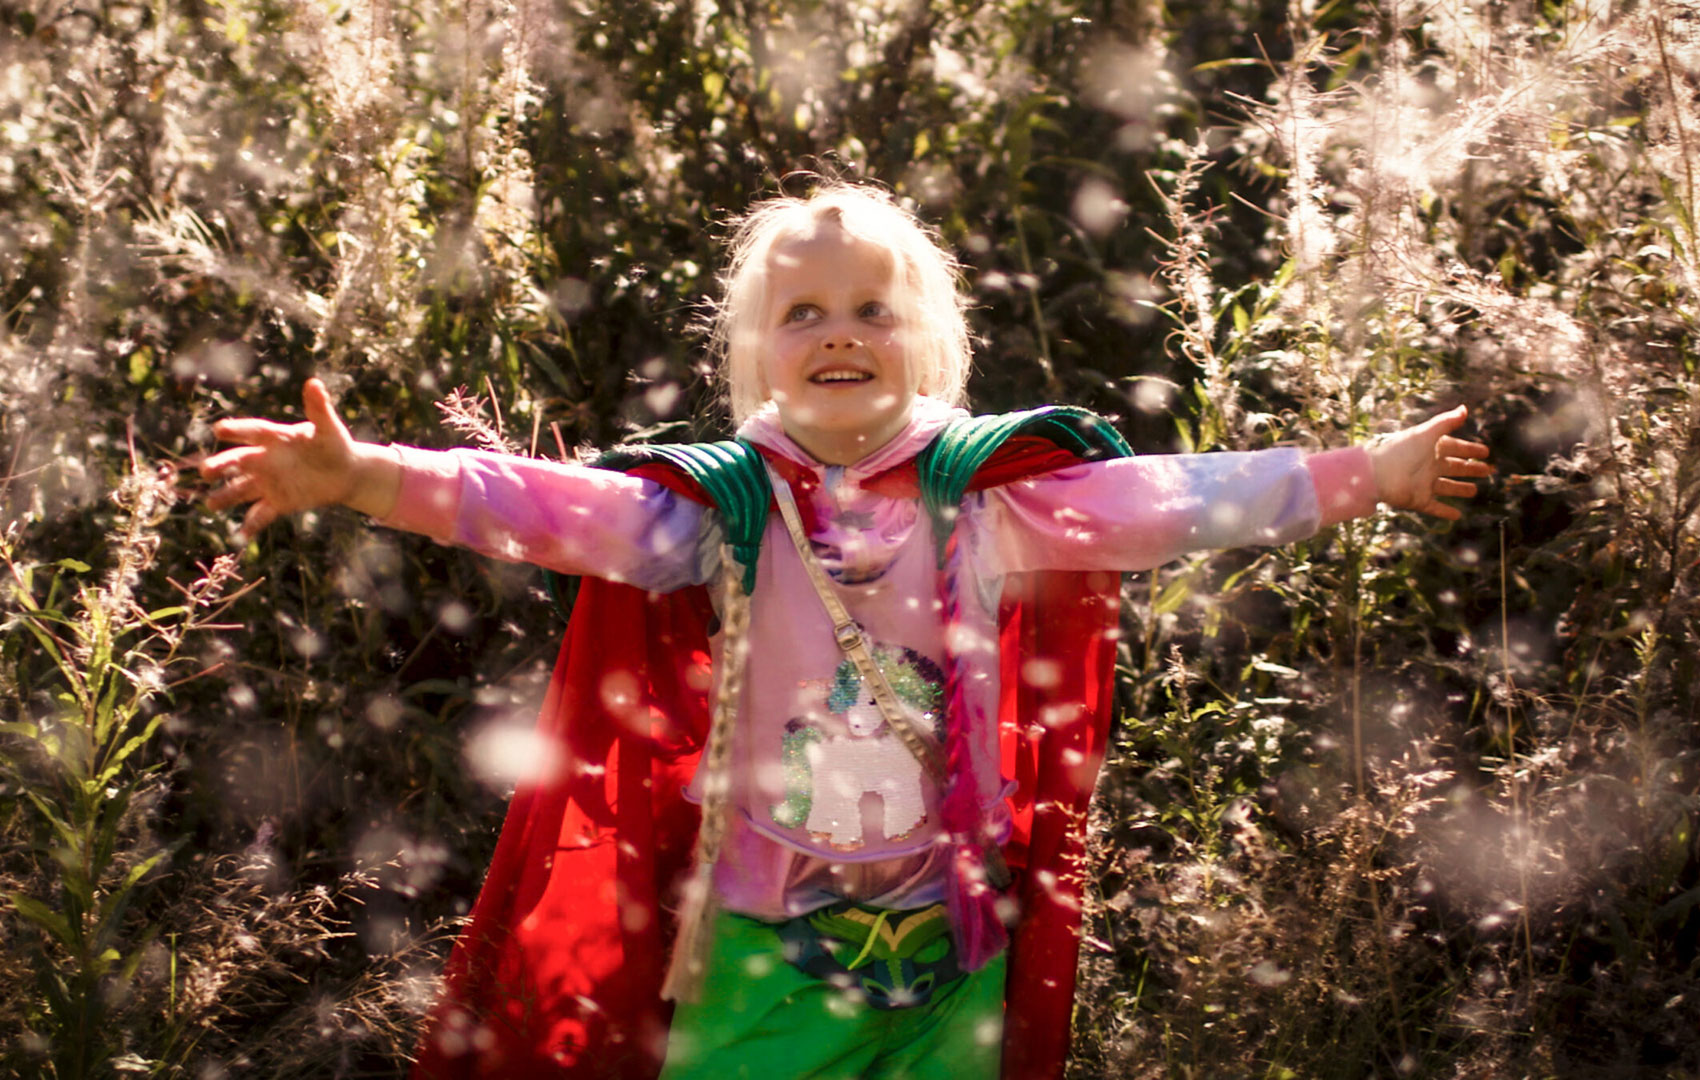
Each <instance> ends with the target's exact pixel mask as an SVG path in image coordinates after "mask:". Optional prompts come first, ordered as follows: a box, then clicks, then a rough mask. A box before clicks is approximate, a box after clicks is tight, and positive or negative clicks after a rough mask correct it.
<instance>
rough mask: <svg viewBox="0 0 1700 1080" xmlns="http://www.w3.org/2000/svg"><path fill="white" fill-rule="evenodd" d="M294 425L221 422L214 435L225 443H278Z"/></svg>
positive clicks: (265, 422)
mask: <svg viewBox="0 0 1700 1080" xmlns="http://www.w3.org/2000/svg"><path fill="white" fill-rule="evenodd" d="M293 426H294V425H293V424H278V423H274V422H273V421H271V420H256V419H253V418H247V419H242V420H219V421H217V422H216V423H214V424H213V426H212V430H213V434H214V435H216V436H218V437H219V438H220V439H222V440H223V441H225V442H239V443H249V444H254V443H266V442H276V441H277V440H278V439H281V438H283V437H284V436H285V435H287V434H288V433H289V429H290V428H291V427H293Z"/></svg>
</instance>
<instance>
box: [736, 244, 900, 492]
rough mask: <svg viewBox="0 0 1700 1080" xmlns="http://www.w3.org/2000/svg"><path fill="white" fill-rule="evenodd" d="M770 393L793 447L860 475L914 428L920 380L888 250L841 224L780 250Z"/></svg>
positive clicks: (770, 328) (765, 380)
mask: <svg viewBox="0 0 1700 1080" xmlns="http://www.w3.org/2000/svg"><path fill="white" fill-rule="evenodd" d="M767 274H768V286H769V287H768V293H769V306H768V311H767V318H768V322H767V325H766V326H765V327H764V328H763V332H764V334H765V336H766V340H765V342H764V344H763V348H762V351H761V386H762V390H763V392H764V393H765V394H767V396H769V397H771V398H772V399H773V402H774V404H775V405H776V406H777V407H778V409H779V421H780V423H781V424H782V425H783V426H784V428H785V433H786V434H787V435H789V436H790V437H791V438H792V440H793V441H795V442H796V443H797V445H798V446H801V447H802V448H803V449H804V450H807V451H808V452H809V453H810V454H812V455H814V457H815V458H816V460H818V461H821V462H823V463H825V464H828V465H853V464H855V463H856V462H858V461H860V460H861V459H862V458H864V457H867V456H868V455H869V454H871V453H873V452H874V451H875V450H878V449H879V448H880V447H882V446H884V445H885V444H886V443H888V442H890V441H891V439H892V438H893V437H894V436H896V435H897V433H898V432H900V431H902V430H903V428H904V427H905V426H906V425H907V424H908V423H909V414H910V411H911V409H912V408H913V404H914V398H915V393H916V390H917V388H918V387H919V385H920V374H919V372H917V371H915V370H913V367H914V366H913V365H912V364H911V363H909V361H908V358H907V356H906V353H905V350H904V348H903V328H902V327H900V326H899V325H898V320H897V314H896V304H895V298H894V297H893V295H892V294H893V291H894V288H895V280H894V274H893V266H892V260H891V257H890V255H889V253H887V252H886V251H885V250H884V249H882V248H879V247H875V246H874V245H872V244H868V243H865V242H863V241H861V240H857V239H856V238H854V237H852V236H850V235H849V234H848V233H846V232H845V231H844V229H843V228H842V227H841V226H840V225H838V224H837V223H836V222H822V223H820V224H819V225H818V226H817V227H816V229H815V231H814V232H813V233H812V234H808V235H801V236H792V237H788V238H786V239H784V240H781V241H779V242H777V243H775V244H774V245H773V249H772V251H771V252H769V254H768V260H767Z"/></svg>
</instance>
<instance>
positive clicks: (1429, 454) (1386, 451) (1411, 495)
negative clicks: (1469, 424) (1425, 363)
mask: <svg viewBox="0 0 1700 1080" xmlns="http://www.w3.org/2000/svg"><path fill="white" fill-rule="evenodd" d="M1468 418H1469V410H1468V409H1466V408H1465V407H1464V406H1462V405H1460V406H1458V407H1457V408H1456V409H1452V410H1451V411H1449V412H1443V413H1441V414H1440V415H1439V416H1436V417H1433V418H1432V419H1429V420H1425V421H1424V422H1423V423H1420V424H1418V425H1416V426H1415V427H1408V428H1406V429H1405V430H1403V431H1396V432H1394V433H1393V434H1391V435H1383V436H1381V437H1380V438H1379V439H1376V440H1375V441H1374V442H1373V443H1371V444H1370V446H1369V458H1370V465H1371V467H1372V468H1373V469H1374V470H1375V489H1376V495H1377V497H1378V498H1379V499H1380V500H1381V501H1382V502H1384V503H1386V504H1387V505H1388V506H1392V507H1396V508H1398V509H1401V510H1415V511H1417V512H1418V513H1423V514H1432V515H1434V516H1435V517H1438V518H1444V519H1445V520H1447V521H1457V520H1458V518H1459V517H1460V516H1462V515H1461V514H1460V512H1459V510H1458V508H1457V507H1455V506H1448V505H1447V504H1446V503H1443V502H1441V501H1440V500H1441V498H1442V497H1445V498H1457V499H1467V498H1470V497H1471V496H1473V495H1474V494H1475V493H1476V485H1475V484H1473V483H1470V482H1469V481H1468V480H1463V479H1459V477H1472V478H1477V479H1480V478H1484V477H1489V476H1492V475H1493V471H1494V470H1493V466H1492V465H1489V464H1488V463H1487V456H1488V448H1487V447H1485V446H1483V445H1482V444H1481V443H1478V442H1471V441H1469V440H1467V439H1459V438H1454V437H1453V435H1452V432H1454V431H1457V430H1458V428H1459V427H1461V426H1462V425H1463V423H1464V421H1465V420H1466V419H1468Z"/></svg>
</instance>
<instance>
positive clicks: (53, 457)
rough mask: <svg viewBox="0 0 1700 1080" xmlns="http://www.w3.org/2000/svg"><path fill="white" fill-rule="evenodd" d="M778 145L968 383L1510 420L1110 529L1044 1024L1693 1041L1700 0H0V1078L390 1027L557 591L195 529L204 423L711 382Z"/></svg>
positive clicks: (488, 426) (1370, 1047) (620, 425)
mask: <svg viewBox="0 0 1700 1080" xmlns="http://www.w3.org/2000/svg"><path fill="white" fill-rule="evenodd" d="M798 169H812V170H815V171H817V172H826V173H836V174H843V175H847V176H850V177H856V178H872V179H876V180H878V181H880V182H883V183H885V184H886V185H888V186H890V187H891V188H893V189H895V190H896V191H897V192H898V193H899V194H900V195H901V196H903V197H905V198H907V199H910V200H912V201H913V203H914V205H915V206H916V207H917V208H918V209H919V211H920V212H921V213H922V215H923V216H924V217H926V218H927V219H928V220H930V221H933V222H935V223H936V224H937V225H938V226H939V228H940V229H941V231H942V233H943V235H944V237H945V238H946V240H947V241H948V242H949V243H950V244H951V245H952V246H953V247H954V249H955V250H956V251H958V252H959V254H960V255H961V257H962V259H963V260H964V262H965V264H966V265H967V266H968V268H969V274H968V283H969V286H970V287H971V288H972V290H973V293H974V297H975V307H974V311H973V319H974V323H975V329H976V332H977V333H978V334H979V335H980V336H981V338H982V340H981V343H980V348H979V350H978V363H977V373H976V376H975V378H974V380H973V382H972V383H971V387H970V389H971V393H972V396H973V398H974V403H975V406H976V408H977V409H980V410H985V411H990V410H999V409H1008V408H1015V407H1024V406H1029V405H1033V404H1037V403H1040V402H1044V401H1061V402H1069V403H1075V404H1081V405H1086V406H1090V407H1092V408H1094V409H1097V410H1099V411H1100V412H1102V413H1104V414H1105V415H1107V416H1109V417H1111V418H1112V419H1113V420H1114V421H1115V422H1116V423H1117V425H1118V426H1119V427H1120V428H1121V430H1122V431H1123V432H1124V433H1125V434H1126V435H1127V436H1128V437H1129V439H1130V440H1131V441H1132V442H1133V444H1134V445H1135V447H1136V448H1137V449H1139V450H1141V451H1144V452H1176V451H1211V450H1220V449H1249V448H1256V447H1263V446H1269V445H1274V444H1277V443H1280V444H1290V445H1300V446H1306V447H1323V446H1338V445H1344V444H1346V443H1348V442H1353V441H1362V440H1366V439H1369V438H1372V437H1374V436H1375V435H1376V434H1377V433H1378V432H1382V431H1386V430H1390V429H1392V428H1394V427H1396V426H1400V425H1402V424H1405V423H1408V422H1410V421H1412V420H1414V419H1417V418H1420V417H1423V416H1426V415H1429V414H1431V413H1433V412H1435V411H1438V410H1439V409H1441V408H1444V407H1449V406H1451V405H1454V404H1458V403H1464V404H1468V405H1469V406H1470V409H1471V412H1472V424H1471V427H1470V432H1471V433H1473V434H1474V435H1475V437H1479V438H1481V439H1483V440H1484V441H1486V442H1488V443H1489V444H1490V446H1491V447H1492V449H1493V452H1494V456H1495V459H1496V461H1497V463H1498V465H1499V468H1500V476H1499V478H1498V479H1497V480H1496V481H1495V482H1494V483H1493V484H1491V485H1489V486H1488V487H1487V488H1486V489H1485V490H1484V492H1483V494H1482V495H1481V496H1479V497H1478V498H1477V500H1475V502H1474V503H1473V504H1471V505H1470V506H1469V507H1468V512H1467V514H1466V516H1465V517H1464V519H1463V520H1462V521H1461V522H1459V523H1457V524H1456V525H1451V526H1447V525H1437V524H1434V523H1433V522H1431V521H1427V520H1418V519H1415V518H1411V517H1402V516H1397V515H1393V514H1391V513H1384V514H1382V515H1381V516H1378V517H1375V518H1372V519H1366V520H1362V521H1359V522H1355V523H1352V524H1349V525H1346V526H1343V527H1339V528H1335V529H1332V530H1329V531H1327V532H1325V533H1323V534H1322V535H1319V536H1317V537H1316V538H1314V539H1312V540H1310V541H1307V542H1304V543H1300V544H1295V545H1292V546H1289V547H1286V548H1281V549H1278V550H1272V551H1234V552H1226V553H1212V554H1201V555H1198V556H1196V557H1193V558H1190V559H1188V560H1185V561H1184V562H1181V563H1177V564H1174V565H1171V566H1168V567H1165V568H1163V569H1161V570H1160V571H1157V572H1155V573H1149V574H1142V575H1137V576H1130V577H1129V578H1128V579H1127V580H1126V583H1125V593H1126V604H1125V624H1124V630H1125V633H1124V635H1123V638H1122V642H1121V646H1122V655H1121V660H1120V667H1121V673H1122V680H1121V686H1120V695H1121V706H1122V708H1121V717H1120V720H1119V723H1118V728H1117V736H1116V740H1115V745H1114V748H1113V751H1112V755H1111V760H1110V762H1109V764H1108V766H1107V768H1106V770H1105V773H1104V776H1103V779H1102V782H1101V786H1100V791H1099V793H1098V799H1097V802H1096V806H1095V810H1094V816H1093V821H1092V836H1093V844H1092V852H1091V860H1090V862H1089V864H1088V865H1085V866H1083V867H1081V872H1082V873H1083V874H1084V875H1086V877H1087V880H1088V883H1089V886H1090V900H1089V910H1088V920H1087V925H1088V928H1089V933H1088V937H1087V940H1086V942H1085V947H1084V949H1083V956H1082V962H1081V967H1080V973H1079V980H1080V986H1081V994H1080V1006H1079V1009H1078V1011H1077V1017H1076V1031H1075V1057H1074V1061H1073V1062H1072V1064H1071V1073H1070V1075H1071V1076H1074V1077H1079V1078H1088V1077H1190V1078H1223V1077H1261V1078H1269V1080H1282V1078H1292V1080H1299V1078H1304V1080H1310V1078H1319V1080H1332V1078H1342V1080H1344V1078H1348V1077H1349V1078H1361V1077H1366V1076H1372V1077H1388V1078H1393V1077H1433V1078H1454V1077H1456V1078H1486V1077H1530V1078H1545V1077H1565V1078H1584V1077H1587V1078H1593V1077H1633V1078H1643V1077H1644V1078H1665V1077H1670V1078H1676V1077H1692V1076H1696V1075H1700V1038H1697V1037H1696V1036H1695V1032H1696V1031H1697V1030H1700V993H1697V991H1696V987H1697V986H1700V981H1697V976H1700V839H1697V836H1696V826H1697V819H1700V702H1697V700H1696V694H1697V693H1700V691H1697V687H1700V670H1697V669H1700V640H1697V634H1700V593H1697V588H1700V534H1697V525H1700V373H1697V371H1696V363H1697V351H1700V337H1697V332H1700V325H1697V322H1700V189H1697V177H1696V174H1697V173H1700V9H1697V8H1696V7H1695V6H1694V4H1693V2H1692V0H1574V2H1573V0H1496V2H1492V3H1488V2H1476V3H1465V2H1464V0H1428V2H1419V0H1380V2H1373V0H1291V2H1290V3H1286V4H1283V3H1281V2H1280V0H1208V2H1206V0H1173V2H1171V3H1166V4H1164V3H1158V2H1156V0H1050V2H1038V0H1002V2H999V3H979V2H972V0H790V2H779V0H732V2H728V3H720V4H716V3H710V2H707V0H694V2H686V0H621V2H610V0H555V2H548V0H445V2H443V3H425V2H416V0H361V2H348V0H83V2H81V3H78V4H71V3H68V2H65V0H0V620H3V621H0V626H3V633H0V1075H6V1076H17V1077H53V1078H58V1080H83V1078H88V1077H109V1076H114V1075H119V1074H123V1075H146V1076H158V1077H184V1078H194V1080H214V1078H219V1077H225V1076H239V1075H256V1076H270V1077H355V1076H395V1075H400V1074H401V1073H402V1072H403V1071H404V1070H405V1066H406V1060H407V1057H408V1055H409V1054H410V1053H411V1049H412V1044H413V1041H414V1038H415V1036H416V1034H417V1030H418V1026H419V1022H420V1020H421V1017H422V1015H423V1013H424V1010H425V1008H426V1007H427V1006H428V1005H429V1002H430V1001H431V998H432V995H433V992H434V987H435V982H434V980H435V978H436V975H437V972H438V970H439V969H440V966H441V962H442V958H443V956H444V955H445V953H446V950H447V946H448V943H449V941H450V940H451V939H452V935H453V933H454V930H455V927H456V920H457V919H458V918H459V917H460V916H462V915H463V914H464V913H465V912H466V910H467V909H468V907H469V905H470V903H471V900H472V898H473V897H474V896H475V895H476V890H477V887H478V883H479V880H480V877H481V874H482V872H483V869H484V867H485V866H486V865H487V863H488V860H489V857H490V853H491V850H492V848H493V846H494V842H495V836H496V830H497V828H498V826H499V823H500V820H501V815H502V811H503V807H504V804H505V799H506V796H507V794H508V791H509V788H510V785H511V783H512V779H513V764H512V761H511V756H512V748H513V747H515V746H519V747H523V746H524V745H525V743H524V739H523V731H524V730H525V727H526V726H527V725H528V724H529V722H530V720H531V718H532V715H533V713H534V711H535V709H536V706H537V703H538V700H539V698H540V696H541V693H542V685H543V681H544V679H545V678H546V676H547V665H548V664H549V663H550V662H551V661H552V659H553V657H554V653H555V649H556V647H557V645H558V641H559V636H560V630H561V627H560V623H559V621H558V618H557V616H556V615H555V614H554V612H553V610H552V608H551V606H550V604H549V602H548V600H547V597H546V595H545V592H544V590H543V583H542V580H541V578H540V575H539V574H538V572H537V571H535V570H533V569H531V568H526V567H517V566H508V565H501V564H495V563H491V562H487V561H483V560H480V559H478V558H476V557H474V556H471V555H469V554H467V553H465V552H461V551H457V550H452V549H448V548H444V547H439V546H433V545H432V544H430V543H429V542H427V541H424V540H422V539H420V538H417V537H413V536H409V535H405V534H401V533H396V532H389V531H385V530H382V529H379V528H377V527H375V526H374V525H372V524H371V523H370V522H368V521H365V520H362V519H360V518H359V517H357V516H356V515H353V514H351V513H344V512H324V513H316V514H307V515H304V516H302V517H301V518H299V519H297V520H294V521H291V522H286V523H283V524H280V525H278V526H275V527H273V528H272V529H270V530H268V531H267V532H266V533H265V534H263V535H262V536H260V537H259V538H258V539H257V540H255V541H254V542H252V543H250V544H247V545H246V546H242V545H241V544H240V543H239V542H238V541H237V540H236V539H235V525H236V520H235V519H227V518H225V517H223V516H220V515H213V514H210V513H208V512H207V511H206V510H205V508H204V507H203V506H202V505H201V504H200V502H199V499H200V496H201V495H202V494H204V487H203V485H202V484H201V483H200V482H199V480H198V479H197V478H196V476H195V474H194V471H193V465H194V463H195V462H196V461H197V460H199V458H200V457H202V456H203V455H205V454H206V453H207V452H209V451H210V450H211V449H213V441H212V439H211V435H210V431H209V425H210V422H211V421H212V420H214V419H217V418H219V417H222V416H230V415H262V416H271V417H278V418H286V417H293V416H298V414H299V402H300V391H301V385H302V383H303V381H304V380H305V379H306V378H307V376H309V375H313V374H316V375H318V376H320V377H322V378H324V379H325V380H326V381H327V382H328V383H329V385H330V386H331V389H332V391H333V393H334V394H335V395H336V396H337V397H338V399H339V401H340V405H341V407H342V408H343V409H344V410H345V411H346V413H347V414H348V415H349V416H350V417H351V418H352V420H353V423H354V425H355V427H356V433H357V434H358V435H360V436H362V437H366V438H373V439H386V440H393V441H397V442H406V443H413V444H417V445H427V446H447V445H453V444H457V443H472V444H479V445H486V446H497V447H504V448H508V449H511V450H513V451H515V452H518V453H526V454H536V455H543V456H548V457H573V456H574V455H576V454H578V453H580V452H581V451H582V450H583V448H585V447H607V446H611V445H614V444H618V443H623V442H644V441H673V440H682V439H692V438H703V437H710V436H718V435H720V434H721V433H723V432H724V430H725V423H726V421H725V410H724V405H723V403H722V401H721V400H720V393H721V390H722V388H721V386H720V384H719V382H718V381H717V378H716V376H715V373H714V372H713V371H712V370H710V369H709V368H708V367H707V366H706V362H705V350H704V340H703V336H702V333H701V330H700V327H701V323H702V317H703V315H704V313H705V311H706V310H707V307H706V305H708V304H709V303H710V302H711V298H712V296H713V291H714V290H713V282H714V273H715V270H716V267H717V265H718V261H717V260H718V255H717V251H718V244H719V242H720V240H721V238H722V237H723V236H724V233H725V228H724V225H725V222H726V220H727V218H728V216H729V215H730V214H732V213H734V212H736V211H738V210H740V209H742V208H744V207H745V206H747V205H748V204H749V203H750V201H751V200H752V199H754V198H756V197H759V196H760V195H763V194H768V193H772V192H774V191H776V190H780V189H781V188H784V187H786V186H787V185H794V184H796V183H798V182H799V181H798V180H796V179H795V178H792V179H789V180H788V179H787V176H788V174H791V173H792V172H794V171H795V170H798Z"/></svg>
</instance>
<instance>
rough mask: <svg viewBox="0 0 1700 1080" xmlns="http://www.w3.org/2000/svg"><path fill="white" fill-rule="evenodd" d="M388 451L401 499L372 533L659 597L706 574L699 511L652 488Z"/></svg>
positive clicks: (532, 461)
mask: <svg viewBox="0 0 1700 1080" xmlns="http://www.w3.org/2000/svg"><path fill="white" fill-rule="evenodd" d="M394 449H395V451H396V453H397V456H398V457H399V459H400V461H401V465H402V483H401V496H400V498H399V499H398V500H397V503H396V508H395V510H394V511H393V512H392V513H390V515H389V516H388V517H386V518H383V519H382V520H381V522H380V524H383V525H387V526H390V527H392V528H397V529H406V530H408V531H410V532H417V533H423V534H425V535H426V536H429V537H431V538H432V539H435V540H440V541H443V542H444V543H449V544H457V545H460V546H462V547H467V548H471V549H472V550H474V551H478V552H481V553H483V554H485V555H490V556H494V557H495V558H498V559H505V560H507V561H509V562H528V563H535V564H537V565H538V566H544V567H548V568H549V569H551V570H558V571H561V572H563V573H569V574H585V575H589V576H593V577H601V578H607V579H609V580H611V581H621V582H626V583H629V584H632V585H638V586H641V587H643V588H646V589H654V590H656V591H658V592H668V591H671V590H673V589H678V588H682V587H683V586H686V585H694V584H700V583H701V582H703V581H706V580H708V579H709V578H710V576H711V575H712V572H713V567H712V566H711V565H709V564H710V563H711V562H712V560H713V558H714V555H713V552H714V549H715V545H714V544H712V543H710V542H708V541H709V540H710V539H711V538H709V537H706V535H705V530H706V529H707V527H708V526H709V523H708V522H707V521H705V520H704V519H705V511H704V508H703V507H702V506H701V505H700V504H698V503H695V502H692V501H691V500H689V499H685V498H681V497H680V496H678V495H676V494H674V493H673V492H672V491H669V490H668V489H667V488H665V487H662V486H661V485H660V484H657V483H655V482H654V481H651V480H644V479H640V478H638V477H634V476H627V475H625V474H624V473H619V472H612V471H609V470H606V469H592V468H588V467H586V466H583V465H566V464H561V463H559V462H553V461H544V460H541V459H538V458H524V457H518V456H515V455H511V454H492V453H487V452H484V451H479V450H449V451H436V450H420V449H417V448H415V447H410V446H397V447H394Z"/></svg>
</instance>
